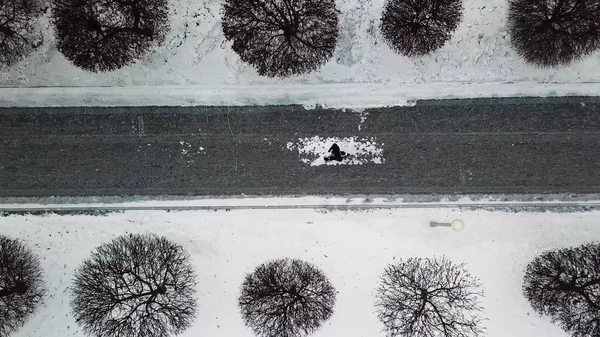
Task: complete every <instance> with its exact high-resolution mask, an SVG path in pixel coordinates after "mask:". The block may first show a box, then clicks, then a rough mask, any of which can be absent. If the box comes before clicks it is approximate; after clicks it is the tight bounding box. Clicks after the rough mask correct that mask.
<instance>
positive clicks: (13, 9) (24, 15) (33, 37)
mask: <svg viewBox="0 0 600 337" xmlns="http://www.w3.org/2000/svg"><path fill="white" fill-rule="evenodd" d="M43 13H44V3H43V2H42V1H39V0H0V65H4V66H10V65H13V64H14V63H16V62H18V61H20V60H21V59H22V58H24V57H25V56H26V55H28V54H29V53H30V52H31V51H32V50H34V49H35V48H37V47H39V46H41V45H42V42H43V41H44V39H43V36H42V29H41V27H40V26H39V22H38V19H39V17H40V16H41V15H42V14H43Z"/></svg>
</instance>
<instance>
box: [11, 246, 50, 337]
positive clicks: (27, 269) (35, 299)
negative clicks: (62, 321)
mask: <svg viewBox="0 0 600 337" xmlns="http://www.w3.org/2000/svg"><path fill="white" fill-rule="evenodd" d="M45 293H46V290H45V288H44V286H43V279H42V267H41V266H40V260H39V258H38V257H37V256H36V255H34V254H33V252H32V251H31V250H30V249H28V248H27V247H26V246H25V245H24V244H22V243H21V242H19V241H17V240H14V239H10V238H7V237H6V236H4V235H0V337H8V336H9V335H10V334H11V333H12V332H14V331H16V330H17V329H19V328H20V327H22V326H23V324H25V322H26V321H27V319H29V317H30V316H31V314H33V312H34V311H35V310H36V308H37V307H38V306H39V305H40V304H42V302H43V297H44V295H45Z"/></svg>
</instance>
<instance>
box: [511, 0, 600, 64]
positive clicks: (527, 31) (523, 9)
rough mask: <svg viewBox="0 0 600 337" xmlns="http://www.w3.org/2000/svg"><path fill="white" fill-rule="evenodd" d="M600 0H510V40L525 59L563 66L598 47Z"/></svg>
mask: <svg viewBox="0 0 600 337" xmlns="http://www.w3.org/2000/svg"><path fill="white" fill-rule="evenodd" d="M599 17H600V0H510V2H509V10H508V29H509V31H510V41H511V44H512V45H513V47H514V48H515V50H516V51H517V53H518V54H519V55H520V56H521V57H522V58H523V59H525V61H526V62H528V63H531V64H534V65H537V66H540V67H557V66H565V65H568V64H570V63H571V62H573V61H576V60H581V59H582V58H583V57H585V56H587V55H590V54H591V53H593V52H594V51H596V50H598V48H600V20H599V19H598V18H599Z"/></svg>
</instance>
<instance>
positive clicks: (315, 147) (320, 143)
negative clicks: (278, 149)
mask: <svg viewBox="0 0 600 337" xmlns="http://www.w3.org/2000/svg"><path fill="white" fill-rule="evenodd" d="M334 143H335V144H337V145H338V146H339V147H340V150H341V151H344V152H346V153H349V154H350V157H349V158H345V159H344V160H343V161H341V162H338V161H335V160H332V161H329V162H326V161H325V159H324V158H325V157H326V156H328V155H329V153H328V152H327V151H329V148H330V147H331V145H333V144H334ZM383 145H384V144H383V143H378V142H377V141H376V140H375V137H369V138H366V137H363V138H359V137H356V136H354V137H344V138H339V137H328V138H322V137H320V136H314V137H311V138H308V137H305V138H299V139H298V141H296V142H288V143H287V148H288V150H292V151H298V154H299V155H300V160H301V161H302V162H303V163H306V164H310V166H320V165H364V164H383V163H384V162H385V159H384V157H383Z"/></svg>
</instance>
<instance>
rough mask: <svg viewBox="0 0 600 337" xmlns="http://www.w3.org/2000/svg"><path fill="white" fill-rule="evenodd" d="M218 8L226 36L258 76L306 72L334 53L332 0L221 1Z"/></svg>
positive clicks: (335, 15)
mask: <svg viewBox="0 0 600 337" xmlns="http://www.w3.org/2000/svg"><path fill="white" fill-rule="evenodd" d="M222 12H223V21H222V28H223V33H224V35H225V38H226V39H227V40H228V41H233V46H232V49H233V51H235V52H236V53H237V54H238V55H239V56H240V58H241V59H242V61H244V62H247V63H249V64H250V65H252V66H253V67H255V68H256V70H257V71H258V73H259V74H260V75H261V76H269V77H289V76H293V75H300V74H304V73H309V72H312V71H315V70H317V69H318V68H320V67H321V66H322V65H323V64H325V63H326V62H327V61H328V60H329V59H331V57H332V56H333V52H334V49H335V45H336V43H337V38H338V11H337V10H336V7H335V0H225V3H224V5H223V10H222Z"/></svg>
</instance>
